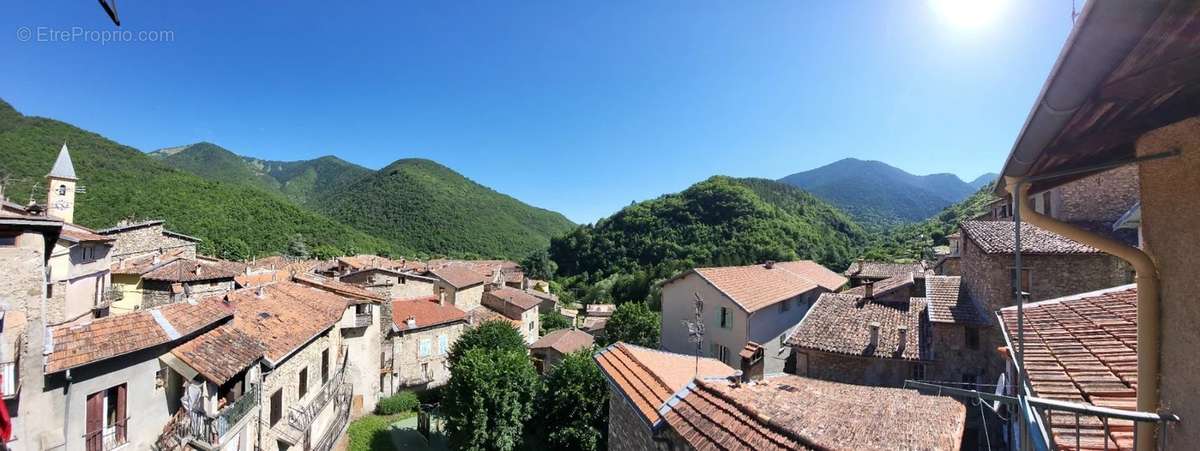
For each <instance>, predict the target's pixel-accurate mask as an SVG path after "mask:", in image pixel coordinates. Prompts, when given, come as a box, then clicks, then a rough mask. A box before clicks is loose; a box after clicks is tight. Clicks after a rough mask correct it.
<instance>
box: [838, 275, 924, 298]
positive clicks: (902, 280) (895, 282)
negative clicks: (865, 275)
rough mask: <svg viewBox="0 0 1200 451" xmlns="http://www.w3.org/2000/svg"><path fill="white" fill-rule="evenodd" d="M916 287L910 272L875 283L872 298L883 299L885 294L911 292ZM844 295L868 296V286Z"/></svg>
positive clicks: (853, 289)
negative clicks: (906, 290)
mask: <svg viewBox="0 0 1200 451" xmlns="http://www.w3.org/2000/svg"><path fill="white" fill-rule="evenodd" d="M914 285H915V281H914V279H913V273H910V272H909V273H903V274H900V275H896V276H892V277H889V278H886V279H883V280H880V281H878V282H875V283H874V284H873V285H872V287H871V296H872V297H882V296H883V295H885V294H889V293H892V292H894V291H896V290H902V289H908V290H909V291H910V292H911V291H912V289H913V286H914ZM842 293H845V294H853V295H856V296H866V295H867V287H866V285H859V286H857V287H854V288H851V289H849V290H846V291H843V292H842Z"/></svg>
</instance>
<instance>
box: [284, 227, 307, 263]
mask: <svg viewBox="0 0 1200 451" xmlns="http://www.w3.org/2000/svg"><path fill="white" fill-rule="evenodd" d="M284 253H285V254H286V255H287V256H288V257H292V258H299V259H306V258H308V244H305V243H304V235H301V234H299V233H297V234H295V235H292V238H291V239H290V240H288V244H287V250H286V251H284Z"/></svg>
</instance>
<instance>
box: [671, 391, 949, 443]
mask: <svg viewBox="0 0 1200 451" xmlns="http://www.w3.org/2000/svg"><path fill="white" fill-rule="evenodd" d="M697 394H705V395H707V396H706V397H707V398H708V399H710V400H714V401H706V402H705V403H704V404H710V403H711V404H713V407H717V406H718V405H719V404H720V403H721V402H723V403H725V404H729V405H731V406H736V407H737V408H738V409H739V410H741V411H742V412H746V413H747V414H748V416H749V417H751V418H752V419H754V420H756V422H758V423H759V424H761V425H763V426H770V427H773V428H775V430H780V429H781V430H782V431H784V432H786V433H787V434H785V436H790V438H792V439H793V440H794V441H797V442H799V443H800V444H801V445H802V446H812V447H815V448H819V449H889V450H890V449H942V450H953V449H958V447H959V445H960V441H961V440H962V433H963V429H964V428H965V425H966V407H965V406H964V405H963V403H961V402H959V401H957V400H955V399H953V398H950V397H943V396H927V395H922V394H920V393H918V392H916V391H915V390H906V389H901V388H885V387H871V386H864V385H854V384H842V383H837V382H829V381H822V380H817V379H810V378H805V377H800V376H794V375H790V374H789V375H779V376H774V377H767V378H765V379H763V380H761V381H758V382H756V383H753V384H733V383H731V382H729V381H728V380H704V381H697V382H696V384H695V389H694V390H692V393H689V394H686V395H684V396H682V400H683V401H687V400H688V398H690V397H692V396H694V395H697ZM701 405H703V404H701ZM673 410H676V411H678V412H680V414H681V416H683V417H685V418H683V419H684V420H686V421H684V422H686V423H699V424H703V423H701V422H700V421H696V420H693V418H696V417H698V416H702V417H707V418H708V419H709V421H710V422H712V420H713V419H718V420H719V419H721V418H722V417H724V416H726V415H729V412H727V411H724V412H723V411H720V410H717V409H715V408H712V407H710V408H700V409H696V410H697V412H696V414H693V415H684V413H685V412H686V411H685V410H683V409H680V408H679V407H678V405H677V406H676V407H675V408H674V409H673ZM697 414H698V415H697ZM668 419H670V417H668ZM743 421H744V420H743ZM717 423H718V424H724V422H721V421H718V422H717ZM763 426H759V427H757V428H754V427H744V426H743V427H736V428H733V430H732V431H730V432H732V433H733V435H739V436H742V438H741V439H740V440H743V441H744V440H746V438H748V437H764V438H766V437H769V436H770V434H769V433H767V434H764V433H763V432H758V431H756V430H755V429H758V430H762V429H764V428H763ZM677 429H678V428H677ZM743 431H744V432H743ZM715 432H716V433H715V434H713V435H712V436H709V437H702V438H701V440H699V441H698V443H697V442H692V443H693V446H695V447H696V448H697V449H714V448H710V447H707V446H698V444H707V443H714V444H718V443H721V441H720V440H724V441H732V439H730V438H726V437H723V436H722V435H721V433H720V431H715ZM729 434H730V433H729V432H726V435H729ZM689 441H690V440H689ZM715 448H716V449H720V446H717V447H715ZM743 449H758V448H757V447H755V446H748V447H744V448H743Z"/></svg>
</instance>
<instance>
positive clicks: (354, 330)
mask: <svg viewBox="0 0 1200 451" xmlns="http://www.w3.org/2000/svg"><path fill="white" fill-rule="evenodd" d="M362 305H363V306H365V307H363V308H367V309H369V310H370V314H371V321H370V323H369V325H368V326H367V327H350V328H346V327H343V328H342V340H343V341H344V342H345V343H346V350H347V351H346V352H348V353H349V354H350V355H349V360H348V362H349V368H347V369H346V370H347V373H346V377H348V378H349V379H350V381H351V382H352V383H353V384H354V388H355V390H354V405H355V408H356V409H357V411H356V412H354V415H355V416H357V415H359V414H364V413H370V412H372V411H374V410H375V405H376V404H378V403H379V392H380V390H381V389H380V387H379V368H381V366H382V362H380V360H379V359H380V355H379V354H380V349H381V348H382V346H381V344H380V341H381V340H380V321H379V312H380V308H379V306H378V305H376V304H362ZM355 308H356V307H355V306H350V308H347V309H346V311H345V312H344V313H343V314H342V321H341V324H354V321H355V318H356V316H357V314H356V310H355Z"/></svg>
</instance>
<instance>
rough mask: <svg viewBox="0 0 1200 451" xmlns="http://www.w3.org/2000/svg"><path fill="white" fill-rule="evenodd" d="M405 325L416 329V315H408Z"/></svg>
mask: <svg viewBox="0 0 1200 451" xmlns="http://www.w3.org/2000/svg"><path fill="white" fill-rule="evenodd" d="M404 326H405V327H408V328H409V329H416V328H417V318H416V317H415V316H412V315H408V319H406V320H404Z"/></svg>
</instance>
